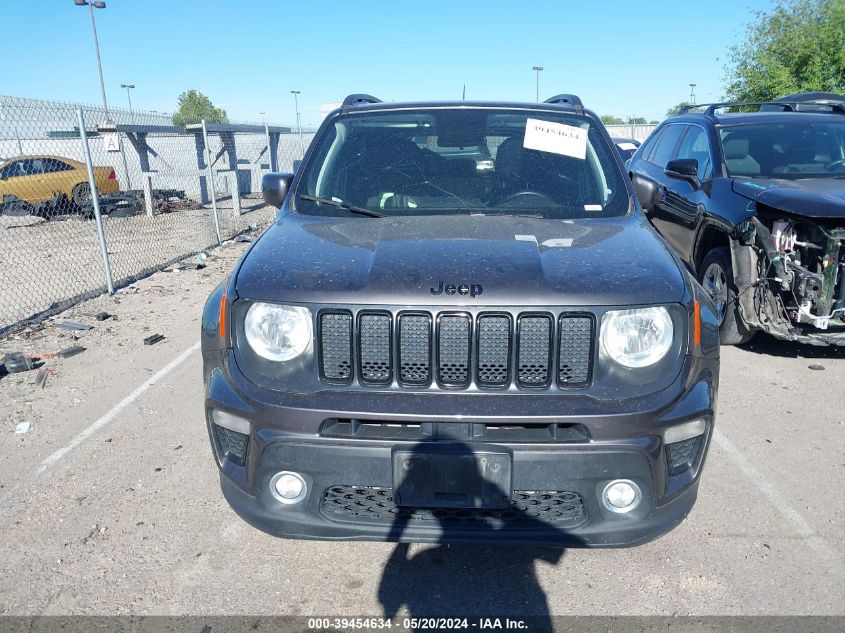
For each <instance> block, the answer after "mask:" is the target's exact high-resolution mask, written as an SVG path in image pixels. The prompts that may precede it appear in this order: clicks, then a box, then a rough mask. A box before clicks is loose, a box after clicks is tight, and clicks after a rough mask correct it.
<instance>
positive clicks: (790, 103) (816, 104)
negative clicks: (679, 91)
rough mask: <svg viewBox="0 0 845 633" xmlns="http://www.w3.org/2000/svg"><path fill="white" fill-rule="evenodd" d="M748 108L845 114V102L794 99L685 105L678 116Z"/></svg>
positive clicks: (710, 113)
mask: <svg viewBox="0 0 845 633" xmlns="http://www.w3.org/2000/svg"><path fill="white" fill-rule="evenodd" d="M748 106H759V108H760V109H759V111H760V112H815V113H819V112H833V113H837V114H845V100H843V101H842V102H838V101H837V102H834V101H832V100H815V101H813V100H806V101H800V100H799V101H796V100H793V99H788V100H787V99H784V100H778V101H724V102H720V103H694V104H690V105H683V106H681V107H680V108H678V114H679V115H680V114H687V113H689V112H690V111H691V110H698V109H699V108H704V109H703V110H702V111H701V112H695V113H694V114H706V115H708V116H714V115H715V114H716V110H723V109H725V108H740V107H748Z"/></svg>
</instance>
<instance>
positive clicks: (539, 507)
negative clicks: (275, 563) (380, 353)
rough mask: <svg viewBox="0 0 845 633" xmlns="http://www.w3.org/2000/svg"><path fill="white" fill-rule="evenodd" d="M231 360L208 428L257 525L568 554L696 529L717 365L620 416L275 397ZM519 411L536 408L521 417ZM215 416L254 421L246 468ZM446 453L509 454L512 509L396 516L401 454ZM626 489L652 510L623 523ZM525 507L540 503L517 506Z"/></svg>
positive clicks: (491, 403)
mask: <svg viewBox="0 0 845 633" xmlns="http://www.w3.org/2000/svg"><path fill="white" fill-rule="evenodd" d="M223 354H225V352H224V353H222V354H209V355H207V356H206V357H205V359H204V360H205V362H206V385H207V394H206V395H207V401H206V413H207V415H206V417H207V420H208V421H209V432H210V434H211V438H212V444H213V445H214V446H215V454H216V456H217V461H218V466H219V467H220V479H221V486H222V489H223V493H224V495H225V497H226V499H227V501H228V502H229V504H230V505H231V506H232V508H233V509H234V510H235V511H236V512H237V513H238V514H239V515H240V516H241V517H242V518H244V519H245V520H246V521H247V522H248V523H250V524H252V525H253V526H255V527H257V528H259V529H261V530H263V531H265V532H267V533H270V534H273V535H276V536H281V537H287V538H306V539H330V540H378V541H399V542H453V541H454V542H458V541H486V542H501V541H511V542H513V541H521V542H531V543H535V544H551V545H560V546H567V547H616V546H628V545H636V544H639V543H643V542H646V541H649V540H651V539H653V538H656V537H658V536H660V535H661V534H664V533H666V532H668V531H669V530H671V529H672V528H674V527H675V526H676V525H678V524H679V523H680V522H681V521H683V519H684V518H685V517H686V515H687V514H688V513H689V511H690V510H691V509H692V507H693V504H694V503H695V499H696V495H697V489H698V480H699V475H700V473H701V469H702V465H703V462H704V458H705V455H706V452H707V448H708V444H709V438H710V435H711V432H712V428H713V411H714V410H715V396H716V391H717V383H718V379H717V376H718V360H717V359H714V360H706V359H690V360H689V362H688V365H687V367H685V371H684V372H682V374H681V376H679V378H678V381H677V383H676V384H674V385H673V386H672V388H671V389H668V390H666V391H665V392H663V393H661V394H655V395H653V396H651V397H648V398H644V399H638V400H632V401H627V402H626V401H622V402H616V403H615V404H614V405H613V406H610V405H608V404H607V403H604V404H602V403H596V402H592V403H590V402H588V401H586V400H585V401H584V402H583V403H581V405H583V406H579V405H576V404H574V403H575V402H576V400H574V399H573V398H572V397H570V396H568V395H555V396H551V395H536V394H535V395H529V396H518V395H513V394H502V395H496V396H494V395H489V396H488V395H486V394H485V395H473V396H468V395H465V394H464V395H461V394H448V395H447V394H444V395H443V396H442V397H440V396H439V395H432V394H425V395H422V396H412V395H411V394H403V393H394V394H376V393H373V394H362V393H338V392H330V391H327V392H320V393H316V394H308V395H303V394H299V395H297V394H279V393H272V394H270V393H267V391H266V390H258V389H254V388H253V387H251V386H250V384H249V383H248V382H246V381H245V380H243V377H242V376H240V375H238V374H237V373H232V371H231V370H230V367H231V366H230V365H229V364H228V363H226V362H225V359H224V358H223V357H222V355H223ZM221 361H222V362H221ZM235 372H236V369H235ZM501 399H507V400H501ZM517 401H518V402H519V403H520V404H522V403H524V406H516V407H514V406H513V405H514V404H516V403H517ZM503 402H508V403H509V405H510V406H509V407H508V409H507V411H513V412H517V411H518V413H514V414H513V415H502V413H503V411H505V409H502V408H501V403H503ZM364 406H367V407H369V408H367V409H364V408H363V407H364ZM602 407H606V408H602ZM214 409H218V410H223V411H226V412H228V413H231V414H233V415H238V416H241V417H243V418H244V419H247V420H249V422H250V425H251V428H250V435H249V446H248V450H247V454H246V459H245V461H244V463H243V464H242V465H239V464H237V463H235V462H233V461H232V460H230V459H228V458H227V457H225V456H221V451H220V448H219V444H218V443H216V440H215V439H214V437H215V436H214V432H213V430H212V424H213V423H212V422H211V412H212V411H213V410H214ZM457 411H463V412H471V414H469V415H468V414H467V413H464V414H462V415H458V414H456V413H455V412H457ZM562 411H563V412H564V413H563V414H562V415H561V412H562ZM332 418H343V419H349V418H363V419H368V420H372V421H374V422H379V421H383V422H387V421H396V420H399V421H401V422H411V423H412V422H414V421H426V420H434V421H435V422H436V423H439V424H442V423H449V424H452V425H454V427H453V428H454V429H455V430H456V431H460V430H461V429H462V428H463V427H467V428H469V429H470V430H469V431H468V432H467V434H466V435H464V436H460V434H459V433H458V435H455V436H449V435H448V434H444V437H441V438H438V439H429V440H427V441H420V440H418V439H401V438H399V437H396V438H393V439H378V438H375V439H374V438H367V437H354V438H348V437H345V438H337V437H327V436H325V434H323V433H321V428H322V423H323V422H324V421H325V420H327V419H332ZM700 418H704V419H705V420H706V422H707V425H706V431H705V434H704V436H702V438H701V441H700V443H699V446H698V449H697V454H696V456H695V458H694V459H692V461H691V465H690V467H689V468H688V469H686V470H684V471H683V472H680V473H678V474H674V475H670V474H669V468H668V465H667V455H666V447H665V445H664V443H663V440H662V437H663V432H664V430H665V429H666V428H667V427H671V426H674V425H678V424H682V423H684V422H688V421H690V420H693V419H700ZM491 420H493V421H495V422H496V423H498V424H505V423H513V424H514V425H530V424H532V423H536V424H546V423H549V422H550V421H554V422H555V423H557V424H566V423H577V424H581V425H583V426H584V427H585V428H587V429H588V430H589V432H590V437H589V438H588V439H585V440H580V441H547V442H531V441H507V442H497V443H495V444H490V443H485V442H483V441H474V440H473V439H472V430H471V428H472V425H473V423H478V422H481V421H488V422H489V421H491ZM446 446H452V447H454V446H459V447H460V450H463V451H466V452H474V451H477V450H486V449H490V448H493V449H495V450H502V451H505V452H507V453H508V454H509V455H510V458H511V463H512V486H511V488H512V490H513V491H514V497H513V498H514V506H513V507H512V508H511V510H512V511H509V512H504V513H502V512H490V511H483V510H472V509H468V510H465V511H440V510H437V511H434V512H432V511H428V510H425V511H418V510H409V509H405V508H398V507H396V506H395V504H394V503H393V500H392V496H393V495H392V490H393V486H394V481H393V472H394V471H393V468H394V453H395V451H397V450H404V449H407V450H411V451H415V450H429V449H431V448H432V447H437V448H442V447H446ZM280 471H293V472H296V473H298V474H300V475H301V476H302V478H303V479H304V480H305V482H306V486H307V494H306V495H305V498H304V500H303V501H301V502H300V503H297V504H283V503H281V502H280V501H279V500H277V499H276V498H275V497H274V495H273V494H272V493H271V489H270V480H271V478H272V477H273V475H275V474H276V473H278V472H280ZM617 479H624V480H630V481H633V482H635V483H636V484H637V485H638V486H639V488H640V490H641V492H642V498H641V500H640V503H639V505H638V506H637V507H636V508H635V509H634V510H632V511H630V512H627V513H614V512H611V511H610V510H608V509H607V507H606V506H605V504H603V503H602V498H601V497H602V491H603V490H604V487H605V486H606V485H607V484H608V483H609V482H611V481H613V480H617ZM338 491H340V492H338ZM537 492H539V493H541V494H540V495H539V496H538V494H536V493H537ZM338 498H340V499H341V501H342V502H341V503H340V504H339V505H338ZM538 498H539V499H540V500H539V501H538ZM343 499H347V501H345V502H344V501H343ZM519 499H527V501H526V502H525V503H517V501H519ZM543 499H546V500H549V499H551V501H543ZM560 499H563V501H562V502H561V501H560ZM555 504H557V505H555ZM550 505H551V506H554V507H551V508H550ZM560 508H563V511H562V512H561V511H558V510H559V509H560Z"/></svg>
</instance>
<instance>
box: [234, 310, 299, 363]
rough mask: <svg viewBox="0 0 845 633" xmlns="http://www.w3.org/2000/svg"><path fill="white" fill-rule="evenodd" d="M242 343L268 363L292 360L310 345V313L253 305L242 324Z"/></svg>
mask: <svg viewBox="0 0 845 633" xmlns="http://www.w3.org/2000/svg"><path fill="white" fill-rule="evenodd" d="M244 332H245V333H246V340H247V342H248V343H249V346H250V347H251V348H252V349H253V351H254V352H255V353H256V354H258V355H259V356H261V357H263V358H266V359H268V360H276V361H285V360H291V359H292V358H296V357H297V356H299V355H300V354H302V352H304V351H305V350H306V349H307V348H308V345H309V343H311V311H310V310H309V309H308V308H302V307H299V306H282V305H276V304H273V303H253V304H252V305H251V306H250V307H249V310H248V311H247V313H246V320H245V322H244Z"/></svg>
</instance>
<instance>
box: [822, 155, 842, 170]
mask: <svg viewBox="0 0 845 633" xmlns="http://www.w3.org/2000/svg"><path fill="white" fill-rule="evenodd" d="M843 167H845V158H843V159H842V160H835V161H833V162H832V163H829V164H828V165H827V166H825V168H824V169H825V171H843Z"/></svg>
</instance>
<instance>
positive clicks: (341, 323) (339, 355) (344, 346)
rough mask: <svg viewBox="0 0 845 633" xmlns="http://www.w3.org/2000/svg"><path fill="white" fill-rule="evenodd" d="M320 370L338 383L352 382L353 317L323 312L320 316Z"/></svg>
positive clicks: (345, 314) (325, 376)
mask: <svg viewBox="0 0 845 633" xmlns="http://www.w3.org/2000/svg"><path fill="white" fill-rule="evenodd" d="M320 350H321V352H322V353H321V355H320V370H321V371H322V372H323V377H324V378H327V379H328V380H331V381H336V382H350V381H351V380H352V315H351V314H349V313H348V312H323V313H322V314H321V315H320Z"/></svg>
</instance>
